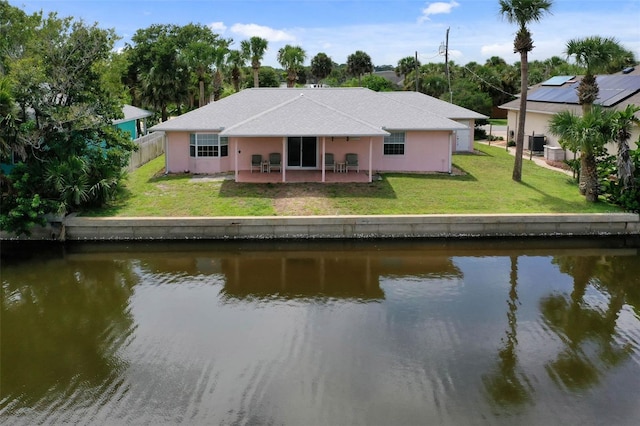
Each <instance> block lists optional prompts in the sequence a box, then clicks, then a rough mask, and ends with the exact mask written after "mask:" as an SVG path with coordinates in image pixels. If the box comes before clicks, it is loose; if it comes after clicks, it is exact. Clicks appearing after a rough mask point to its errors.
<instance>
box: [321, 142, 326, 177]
mask: <svg viewBox="0 0 640 426" xmlns="http://www.w3.org/2000/svg"><path fill="white" fill-rule="evenodd" d="M325 142H326V137H324V136H323V137H322V154H320V165H321V166H322V182H324V181H325V180H324V168H325V163H324V160H325V158H324V153H325V152H326V146H325Z"/></svg>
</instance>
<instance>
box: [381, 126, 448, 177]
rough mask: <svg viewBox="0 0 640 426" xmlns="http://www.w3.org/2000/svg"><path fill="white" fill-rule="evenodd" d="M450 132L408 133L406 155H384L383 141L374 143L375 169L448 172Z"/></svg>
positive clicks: (406, 135)
mask: <svg viewBox="0 0 640 426" xmlns="http://www.w3.org/2000/svg"><path fill="white" fill-rule="evenodd" d="M449 135H450V132H445V131H442V132H406V134H405V147H404V155H384V154H383V146H382V145H383V140H382V139H380V140H379V141H375V140H374V143H373V169H374V170H380V171H390V172H391V171H394V172H448V171H449V161H450V158H451V157H450V153H451V151H450V149H451V148H450V147H449Z"/></svg>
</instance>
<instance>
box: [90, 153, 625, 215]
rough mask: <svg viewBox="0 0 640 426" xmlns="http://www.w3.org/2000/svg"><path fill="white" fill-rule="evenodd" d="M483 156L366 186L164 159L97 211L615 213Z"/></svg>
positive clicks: (550, 177)
mask: <svg viewBox="0 0 640 426" xmlns="http://www.w3.org/2000/svg"><path fill="white" fill-rule="evenodd" d="M476 148H477V149H478V155H471V154H466V155H454V157H453V162H454V165H455V167H456V168H457V169H460V170H462V171H463V172H464V174H462V175H459V176H457V175H451V176H450V175H448V174H433V175H413V174H411V175H409V174H395V173H389V174H384V175H383V178H382V180H380V181H375V182H372V183H370V184H369V183H362V184H326V183H325V184H322V183H311V184H310V183H286V184H249V183H235V182H233V181H229V180H220V181H212V180H203V179H192V176H190V175H175V176H164V175H162V174H161V172H162V169H163V166H164V157H159V158H157V159H155V160H153V161H151V162H150V163H147V164H146V165H144V166H142V167H141V168H139V169H138V170H136V171H135V172H134V173H132V174H131V175H130V176H129V179H128V183H127V195H126V196H125V197H124V198H123V199H122V200H121V201H120V202H118V203H117V204H114V205H112V206H109V207H108V208H104V209H101V210H98V211H94V212H91V213H89V214H88V215H89V216H286V215H378V214H436V213H450V214H465V213H608V212H619V211H621V210H620V209H619V208H617V207H616V206H613V205H610V204H607V203H605V202H599V203H595V204H591V203H587V202H585V200H584V197H582V196H581V195H580V194H579V193H578V189H577V186H576V185H575V183H574V182H573V181H572V179H571V178H570V177H568V176H566V175H564V174H562V173H558V172H555V171H553V170H548V169H545V168H542V167H540V166H537V165H535V164H534V163H533V162H531V161H528V160H524V165H523V173H522V175H523V180H522V182H520V183H516V182H514V181H513V180H511V172H512V169H513V157H512V156H510V155H509V154H508V153H506V152H505V151H504V149H502V148H496V147H490V146H485V145H476Z"/></svg>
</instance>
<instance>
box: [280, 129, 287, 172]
mask: <svg viewBox="0 0 640 426" xmlns="http://www.w3.org/2000/svg"><path fill="white" fill-rule="evenodd" d="M286 166H287V137H286V136H284V137H283V138H282V163H281V164H280V168H281V169H282V182H286V181H287V173H286V171H285V170H286V168H287V167H286Z"/></svg>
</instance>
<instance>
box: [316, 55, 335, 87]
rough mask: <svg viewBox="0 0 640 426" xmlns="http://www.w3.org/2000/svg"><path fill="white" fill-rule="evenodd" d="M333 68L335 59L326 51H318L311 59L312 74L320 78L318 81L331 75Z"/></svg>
mask: <svg viewBox="0 0 640 426" xmlns="http://www.w3.org/2000/svg"><path fill="white" fill-rule="evenodd" d="M332 70H333V61H332V60H331V58H330V57H329V56H327V54H326V53H322V52H320V53H318V54H317V55H316V56H314V57H313V58H312V59H311V74H313V76H314V77H316V78H317V79H318V83H322V80H324V79H325V78H327V77H329V74H331V71H332Z"/></svg>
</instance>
